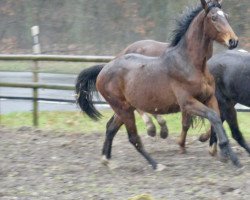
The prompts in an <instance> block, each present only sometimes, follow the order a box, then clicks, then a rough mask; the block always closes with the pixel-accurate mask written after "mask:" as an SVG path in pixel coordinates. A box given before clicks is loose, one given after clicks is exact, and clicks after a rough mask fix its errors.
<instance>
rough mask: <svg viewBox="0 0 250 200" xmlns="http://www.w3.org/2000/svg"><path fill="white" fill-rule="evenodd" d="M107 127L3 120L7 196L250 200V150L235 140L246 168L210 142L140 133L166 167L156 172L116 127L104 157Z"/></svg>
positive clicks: (0, 137)
mask: <svg viewBox="0 0 250 200" xmlns="http://www.w3.org/2000/svg"><path fill="white" fill-rule="evenodd" d="M103 139H104V134H100V133H96V134H82V133H79V134H70V133H60V132H52V131H48V132H45V131H39V130H33V129H29V128H20V129H19V130H12V129H11V130H10V129H7V128H5V127H0V154H1V155H0V166H1V168H0V199H1V200H12V199H13V200H14V199H18V200H19V199H20V200H26V199H27V200H33V199H35V200H42V199H50V200H55V199H60V200H64V199H65V200H71V199H72V200H76V199H83V200H120V199H121V200H127V199H129V198H130V197H133V196H135V195H139V194H145V193H146V194H150V195H151V196H152V197H153V199H155V200H171V199H175V200H182V199H183V200H187V199H211V200H215V199H223V200H224V199H227V200H230V199H232V200H236V199H239V200H242V199H250V157H249V156H248V154H247V153H246V152H245V151H244V150H242V149H241V148H239V147H238V145H236V144H235V143H233V144H232V146H233V148H234V151H236V152H237V154H238V156H239V158H240V160H241V162H242V164H243V165H244V169H243V170H236V169H235V168H234V167H233V166H232V165H231V163H226V164H225V163H221V162H219V161H218V160H217V159H216V158H213V157H211V156H209V154H208V144H207V143H205V144H202V143H200V142H198V141H197V140H196V138H194V137H192V138H191V137H189V138H188V144H187V146H188V149H187V153H186V154H180V153H179V148H178V145H177V144H176V142H175V140H176V138H174V137H171V135H170V137H169V138H168V139H166V140H161V139H159V138H158V139H152V138H147V136H146V135H144V136H142V139H143V142H144V144H145V148H146V149H147V151H148V152H149V153H150V154H151V155H152V156H153V158H155V159H156V160H157V161H158V162H159V163H161V164H164V165H166V166H167V168H166V169H165V170H164V171H162V172H154V171H153V170H152V169H151V167H150V166H149V165H148V164H147V163H146V161H145V160H144V159H143V158H142V157H141V156H140V155H139V154H138V153H137V152H136V150H135V149H134V148H133V147H132V145H131V144H130V143H129V142H128V140H127V136H126V134H124V133H118V135H117V137H116V138H115V140H114V145H113V158H112V164H111V168H107V167H106V166H103V165H102V164H101V163H100V157H101V156H100V152H101V148H102V143H103Z"/></svg>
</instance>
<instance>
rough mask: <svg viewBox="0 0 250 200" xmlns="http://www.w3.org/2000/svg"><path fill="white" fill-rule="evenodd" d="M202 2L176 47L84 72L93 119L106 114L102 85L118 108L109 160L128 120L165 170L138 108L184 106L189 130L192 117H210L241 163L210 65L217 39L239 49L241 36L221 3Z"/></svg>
mask: <svg viewBox="0 0 250 200" xmlns="http://www.w3.org/2000/svg"><path fill="white" fill-rule="evenodd" d="M200 1H201V6H198V7H196V8H195V9H193V10H191V11H189V13H187V14H186V15H185V16H184V17H183V18H182V19H181V20H180V21H179V24H178V25H179V27H178V28H177V29H176V32H175V37H174V38H173V40H172V41H171V44H170V47H169V48H167V49H166V50H165V52H164V53H163V54H162V55H161V56H160V57H147V56H143V55H139V54H127V55H123V56H120V57H118V58H116V59H114V60H113V61H111V62H109V63H108V64H107V65H105V66H104V67H103V68H102V67H95V68H89V69H86V70H85V71H84V74H85V75H86V76H85V82H84V85H85V86H84V88H85V90H84V91H85V93H84V94H85V96H84V100H83V102H81V104H82V108H83V110H84V111H85V112H86V113H87V114H88V115H89V116H90V117H91V118H93V119H95V118H96V117H98V116H100V113H99V112H98V111H97V110H96V109H95V107H94V106H93V101H92V92H93V91H95V89H97V91H99V92H100V93H101V94H102V96H103V97H104V98H105V100H106V101H107V102H108V103H109V104H110V106H111V107H112V109H113V110H114V111H115V114H114V115H113V116H112V118H111V119H110V120H109V122H108V123H107V130H106V138H105V142H104V146H103V151H102V154H103V161H105V162H106V163H108V162H109V159H110V158H111V148H112V141H113V138H114V136H115V134H116V133H117V131H118V130H119V128H120V127H121V126H122V125H123V124H124V125H125V127H126V129H127V133H128V137H129V141H130V142H131V143H132V144H133V145H134V147H135V148H136V149H137V151H138V152H139V153H141V155H142V156H143V157H144V158H145V159H146V160H147V161H148V162H149V163H150V164H151V165H152V167H153V169H156V170H161V169H162V168H163V166H162V165H160V164H157V162H156V161H155V160H154V159H153V158H152V157H151V156H150V155H149V154H148V153H147V152H146V150H145V149H144V147H143V145H142V142H141V140H140V137H139V135H138V134H137V129H136V125H135V117H134V110H135V109H139V110H142V111H144V112H147V113H151V114H168V113H174V112H178V111H180V110H181V112H182V117H183V119H182V126H183V129H184V130H186V129H188V128H189V125H190V122H189V120H190V118H191V116H193V115H196V116H199V117H203V118H207V119H208V120H209V121H210V122H211V125H212V129H214V130H215V132H216V134H217V137H218V140H219V146H220V149H221V156H222V157H224V158H227V157H230V159H231V160H232V162H233V164H234V165H236V166H240V162H239V160H238V158H237V156H236V154H235V153H234V152H233V151H232V149H231V147H230V144H229V141H228V138H227V136H226V134H225V131H224V129H223V126H222V123H221V120H220V116H219V109H218V103H217V100H216V98H215V94H214V93H215V85H214V79H213V77H212V75H211V74H210V73H209V71H208V68H207V65H206V62H207V59H208V58H210V57H211V55H212V47H213V41H214V40H215V41H217V42H219V43H221V44H224V45H226V46H228V47H229V48H230V49H233V48H235V47H236V46H237V44H238V37H237V36H236V35H235V33H234V32H233V30H232V28H231V27H230V25H229V23H228V20H227V18H226V15H225V14H224V12H223V11H222V10H221V5H220V3H221V1H218V0H212V1H209V2H206V1H205V0H200Z"/></svg>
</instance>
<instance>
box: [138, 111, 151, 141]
mask: <svg viewBox="0 0 250 200" xmlns="http://www.w3.org/2000/svg"><path fill="white" fill-rule="evenodd" d="M137 112H138V113H139V114H140V115H141V117H142V120H143V121H144V123H145V124H146V127H147V133H148V135H149V136H151V137H155V136H156V127H155V125H154V123H153V121H152V119H151V117H150V116H149V115H148V114H147V113H145V112H143V111H141V110H137Z"/></svg>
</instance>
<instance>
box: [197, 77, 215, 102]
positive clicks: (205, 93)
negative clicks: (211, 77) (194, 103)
mask: <svg viewBox="0 0 250 200" xmlns="http://www.w3.org/2000/svg"><path fill="white" fill-rule="evenodd" d="M213 94H214V88H213V86H212V85H211V84H210V83H209V82H208V81H207V80H205V79H204V80H202V81H201V83H200V86H199V90H197V93H196V94H195V96H196V98H197V99H198V100H199V101H201V102H205V101H207V100H209V99H210V98H211V97H212V95H213Z"/></svg>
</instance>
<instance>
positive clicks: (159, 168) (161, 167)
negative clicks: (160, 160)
mask: <svg viewBox="0 0 250 200" xmlns="http://www.w3.org/2000/svg"><path fill="white" fill-rule="evenodd" d="M164 169H166V166H165V165H163V164H157V166H156V169H155V171H156V172H161V171H162V170H164Z"/></svg>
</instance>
